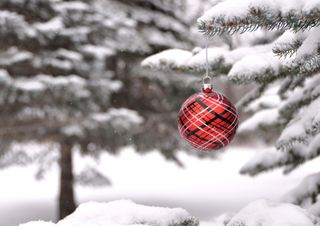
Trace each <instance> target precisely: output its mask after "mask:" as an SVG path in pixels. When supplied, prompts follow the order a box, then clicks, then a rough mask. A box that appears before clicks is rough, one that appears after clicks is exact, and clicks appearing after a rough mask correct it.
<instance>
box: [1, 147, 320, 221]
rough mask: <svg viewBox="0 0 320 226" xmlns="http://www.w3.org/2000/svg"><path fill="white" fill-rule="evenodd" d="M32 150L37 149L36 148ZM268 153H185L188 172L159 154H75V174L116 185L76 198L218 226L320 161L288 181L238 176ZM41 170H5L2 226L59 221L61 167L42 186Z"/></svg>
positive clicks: (80, 191) (310, 169)
mask: <svg viewBox="0 0 320 226" xmlns="http://www.w3.org/2000/svg"><path fill="white" fill-rule="evenodd" d="M30 148H31V149H30V150H33V151H36V150H37V147H36V146H34V147H30ZM264 149H265V147H263V146H260V147H250V148H245V147H242V148H240V147H230V148H228V149H227V150H226V151H225V153H224V154H223V155H221V156H219V157H218V158H217V159H210V158H198V157H195V156H192V155H189V154H188V153H186V152H185V151H181V152H179V153H178V157H179V159H180V160H181V161H182V162H183V164H184V168H181V167H178V166H177V165H176V164H174V163H172V162H168V161H166V160H165V158H164V157H163V156H162V155H161V154H160V153H158V152H151V153H145V154H143V155H141V154H139V153H136V152H135V151H134V150H133V149H132V148H126V149H124V150H123V151H121V152H120V153H119V155H116V156H115V155H113V154H109V153H104V152H103V153H101V155H100V158H99V159H95V158H92V157H90V156H83V155H82V154H80V153H79V152H77V151H76V152H74V162H75V166H74V167H75V170H76V171H77V169H79V168H81V169H82V168H83V169H85V167H82V166H85V165H87V163H88V161H90V162H91V163H92V165H93V166H95V167H97V168H98V169H99V171H100V172H103V173H104V174H106V175H107V177H108V178H109V179H110V180H111V181H112V186H110V187H103V188H92V187H82V186H79V185H76V186H75V190H76V199H77V201H78V203H83V202H87V201H92V200H97V201H111V200H116V199H132V200H133V201H135V202H137V203H141V204H144V205H157V206H168V207H182V208H184V209H186V210H187V211H188V212H189V213H191V214H192V215H194V216H197V217H199V218H200V219H201V220H204V221H207V225H210V226H213V225H214V224H212V223H211V222H208V221H209V220H210V219H212V218H213V217H214V216H217V215H220V214H222V213H224V212H226V211H232V212H237V211H239V210H240V208H241V207H243V206H244V205H246V204H247V203H248V202H251V201H253V200H256V199H261V198H267V199H271V200H279V199H280V198H281V197H282V195H283V194H284V193H285V192H286V191H288V190H290V189H292V188H293V187H294V186H296V184H297V183H299V182H300V181H301V180H302V179H303V178H304V177H305V175H306V174H308V173H315V172H316V171H317V169H318V166H319V159H318V160H314V161H310V162H308V163H307V164H304V165H303V166H301V167H300V168H299V170H296V171H294V172H292V173H291V174H290V175H287V176H284V175H282V174H281V173H280V172H279V171H273V172H270V173H268V174H261V175H259V176H258V177H255V178H251V177H247V176H241V175H239V173H238V170H239V169H240V167H241V166H242V165H243V164H244V163H245V162H246V161H248V160H249V159H250V158H251V157H252V156H253V155H254V154H255V153H256V151H258V152H260V151H263V150H264ZM50 151H51V152H52V151H54V150H50ZM37 170H38V167H37V166H36V165H30V166H26V167H10V168H5V169H3V170H1V171H0V179H1V181H3V183H2V185H1V193H0V200H1V203H0V212H1V214H2V215H1V218H0V224H1V225H2V226H13V225H19V223H22V222H27V221H31V220H38V219H42V220H46V221H48V220H51V221H54V220H56V218H55V216H56V215H55V214H56V204H57V202H56V201H57V195H58V188H59V184H58V178H59V170H58V167H57V165H56V164H53V166H52V167H51V168H50V170H49V171H48V172H47V173H46V176H45V177H44V178H43V179H42V180H41V181H37V180H35V178H34V174H35V173H36V172H37ZM22 187H23V189H22ZM239 194H241V195H239ZM212 221H214V219H212ZM214 226H216V225H214Z"/></svg>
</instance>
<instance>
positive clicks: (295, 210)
mask: <svg viewBox="0 0 320 226" xmlns="http://www.w3.org/2000/svg"><path fill="white" fill-rule="evenodd" d="M319 223H320V220H319V219H317V218H316V217H315V216H313V215H311V214H309V213H308V212H307V211H306V210H304V209H302V208H301V207H298V206H295V205H292V204H285V203H276V202H271V201H266V200H257V201H254V202H252V203H250V204H248V205H247V206H246V207H244V208H243V209H242V210H240V211H239V212H238V213H237V214H236V215H235V216H234V217H233V218H232V219H231V220H230V222H229V223H228V224H227V226H239V225H241V226H258V225H267V226H279V225H281V226H293V225H303V226H314V225H318V224H319Z"/></svg>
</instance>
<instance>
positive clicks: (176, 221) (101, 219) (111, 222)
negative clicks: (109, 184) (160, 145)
mask: <svg viewBox="0 0 320 226" xmlns="http://www.w3.org/2000/svg"><path fill="white" fill-rule="evenodd" d="M54 225H56V226H94V225H108V226H126V225H132V226H134V225H135V226H148V225H157V226H197V225H199V221H198V220H197V219H196V218H195V217H193V216H191V215H190V214H189V213H188V212H187V211H185V210H184V209H181V208H163V207H154V206H144V205H139V204H136V203H134V202H132V201H128V200H119V201H113V202H109V203H97V202H88V203H85V204H81V205H80V206H79V207H78V208H77V209H76V211H75V212H74V213H72V214H71V215H69V216H68V217H66V218H65V219H63V220H61V221H59V222H58V223H57V224H53V223H49V222H43V221H41V222H39V221H34V222H29V223H26V224H20V226H54Z"/></svg>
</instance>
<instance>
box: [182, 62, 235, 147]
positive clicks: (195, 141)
mask: <svg viewBox="0 0 320 226" xmlns="http://www.w3.org/2000/svg"><path fill="white" fill-rule="evenodd" d="M207 68H208V67H207ZM237 127H238V116H237V112H236V109H235V107H234V106H233V104H232V103H231V102H230V101H229V100H228V99H227V98H226V97H225V96H223V95H222V94H220V93H217V92H214V91H213V90H212V85H211V78H210V77H209V76H208V69H207V75H206V76H205V77H204V79H203V89H202V92H200V93H197V94H194V95H192V96H191V97H189V98H188V99H187V100H186V101H185V102H184V103H183V105H182V107H181V109H180V111H179V118H178V129H179V132H180V134H181V136H182V138H184V139H185V140H186V141H188V143H189V144H191V146H193V147H194V148H196V149H198V150H200V151H213V150H217V149H220V148H222V147H224V146H226V145H227V144H229V143H230V142H231V140H232V139H233V137H234V135H235V133H236V130H237Z"/></svg>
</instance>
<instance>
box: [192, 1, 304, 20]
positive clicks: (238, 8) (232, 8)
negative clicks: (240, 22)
mask: <svg viewBox="0 0 320 226" xmlns="http://www.w3.org/2000/svg"><path fill="white" fill-rule="evenodd" d="M309 1H310V0H309ZM307 2H308V1H307ZM305 4H306V1H304V0H291V1H286V0H273V1H265V0H242V1H238V0H226V1H223V2H221V3H219V4H217V5H216V6H214V7H212V8H211V9H209V10H207V11H206V12H205V13H204V14H203V16H201V17H200V18H199V19H198V23H200V22H209V21H212V20H213V18H215V19H218V18H224V20H226V21H231V20H234V19H236V18H237V19H243V18H246V16H247V15H248V14H249V13H250V11H249V9H251V8H254V9H264V10H267V11H269V12H271V13H272V14H275V15H276V14H278V12H280V13H281V14H282V15H283V16H284V15H286V14H288V13H290V12H295V11H296V12H299V10H300V12H301V9H302V8H303V6H304V5H305ZM309 4H310V3H309ZM306 7H308V8H309V7H310V6H306ZM306 9H307V8H306Z"/></svg>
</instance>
